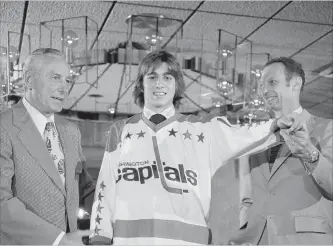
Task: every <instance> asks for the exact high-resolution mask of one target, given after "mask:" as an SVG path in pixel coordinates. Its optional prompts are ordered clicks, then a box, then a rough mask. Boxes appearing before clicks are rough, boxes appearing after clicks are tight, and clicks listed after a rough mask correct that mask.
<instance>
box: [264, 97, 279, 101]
mask: <svg viewBox="0 0 333 246" xmlns="http://www.w3.org/2000/svg"><path fill="white" fill-rule="evenodd" d="M276 98H277V96H271V97H266V101H267V102H271V101H273V100H275V99H276Z"/></svg>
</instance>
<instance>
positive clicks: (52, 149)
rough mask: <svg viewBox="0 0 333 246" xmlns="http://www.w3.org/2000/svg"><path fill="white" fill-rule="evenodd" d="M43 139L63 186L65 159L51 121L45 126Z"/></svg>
mask: <svg viewBox="0 0 333 246" xmlns="http://www.w3.org/2000/svg"><path fill="white" fill-rule="evenodd" d="M44 139H45V142H46V147H47V149H48V151H49V153H50V155H51V157H52V159H53V161H54V164H55V165H56V167H57V170H58V172H59V174H60V177H61V180H62V182H63V184H65V159H64V154H63V151H62V147H61V143H60V139H59V136H58V133H57V130H56V127H55V125H54V123H53V122H52V121H48V122H47V123H46V126H45V131H44Z"/></svg>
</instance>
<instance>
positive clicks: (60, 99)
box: [52, 97, 64, 102]
mask: <svg viewBox="0 0 333 246" xmlns="http://www.w3.org/2000/svg"><path fill="white" fill-rule="evenodd" d="M52 98H53V99H56V100H58V101H60V102H62V101H64V99H63V98H60V97H52Z"/></svg>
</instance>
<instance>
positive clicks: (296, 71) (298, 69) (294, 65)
mask: <svg viewBox="0 0 333 246" xmlns="http://www.w3.org/2000/svg"><path fill="white" fill-rule="evenodd" d="M273 63H282V64H283V65H284V72H285V76H286V79H287V82H288V85H289V82H290V80H291V79H292V77H294V76H299V77H301V79H302V86H301V91H303V88H304V84H305V73H304V70H303V68H302V64H300V63H298V62H297V61H295V60H293V59H291V58H288V57H279V58H274V59H272V60H269V61H268V62H267V63H266V64H265V67H267V66H268V65H271V64H273Z"/></svg>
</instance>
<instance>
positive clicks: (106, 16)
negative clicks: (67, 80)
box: [68, 1, 117, 95]
mask: <svg viewBox="0 0 333 246" xmlns="http://www.w3.org/2000/svg"><path fill="white" fill-rule="evenodd" d="M116 3H117V1H112V5H111V6H110V8H109V11H108V12H107V13H106V15H105V18H104V20H103V23H102V25H101V27H100V28H99V29H98V31H97V35H96V37H95V39H94V41H93V42H92V44H91V45H90V48H89V50H92V48H93V47H94V45H95V43H96V42H97V40H98V37H99V35H100V34H101V32H102V31H103V28H104V26H105V23H106V22H107V20H108V19H109V17H110V15H111V13H112V10H113V9H114V6H115V5H116ZM81 69H82V66H81V68H80V70H79V71H80V72H81ZM74 85H75V83H73V84H72V85H71V87H70V88H69V90H68V95H69V94H70V93H71V91H72V90H73V87H74Z"/></svg>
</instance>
